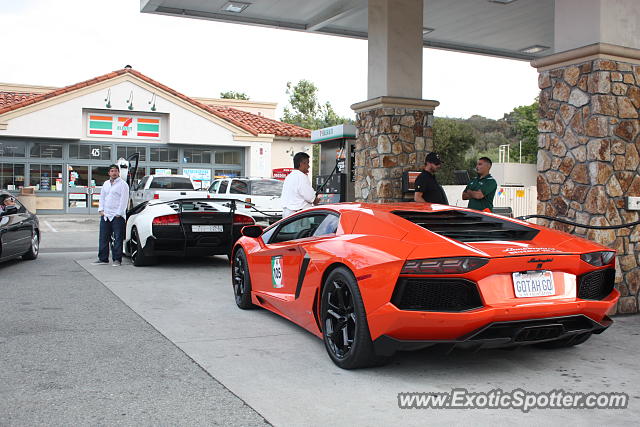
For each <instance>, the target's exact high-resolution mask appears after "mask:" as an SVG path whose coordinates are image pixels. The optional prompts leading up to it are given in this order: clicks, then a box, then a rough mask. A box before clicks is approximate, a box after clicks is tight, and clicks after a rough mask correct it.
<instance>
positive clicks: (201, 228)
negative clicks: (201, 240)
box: [191, 225, 224, 233]
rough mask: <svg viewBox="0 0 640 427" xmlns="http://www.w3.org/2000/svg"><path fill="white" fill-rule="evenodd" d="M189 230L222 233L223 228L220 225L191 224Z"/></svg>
mask: <svg viewBox="0 0 640 427" xmlns="http://www.w3.org/2000/svg"><path fill="white" fill-rule="evenodd" d="M191 231H193V232H194V233H222V232H223V231H224V229H223V228H222V226H221V225H192V226H191Z"/></svg>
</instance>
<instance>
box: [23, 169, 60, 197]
mask: <svg viewBox="0 0 640 427" xmlns="http://www.w3.org/2000/svg"><path fill="white" fill-rule="evenodd" d="M29 185H30V186H33V187H36V190H38V191H62V190H63V188H62V165H34V164H32V165H31V166H29Z"/></svg>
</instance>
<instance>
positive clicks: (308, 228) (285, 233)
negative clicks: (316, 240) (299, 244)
mask: <svg viewBox="0 0 640 427" xmlns="http://www.w3.org/2000/svg"><path fill="white" fill-rule="evenodd" d="M326 216H327V214H326V213H323V214H317V215H309V216H303V217H300V218H296V219H294V220H293V221H291V222H289V223H287V224H285V225H283V226H282V227H280V229H279V230H278V231H277V232H276V234H275V235H274V236H273V237H272V238H271V239H270V241H269V243H280V242H288V241H289V240H297V239H304V238H305V237H311V236H313V233H314V232H315V231H316V229H317V228H318V227H319V226H320V224H321V223H322V221H324V219H325V218H326Z"/></svg>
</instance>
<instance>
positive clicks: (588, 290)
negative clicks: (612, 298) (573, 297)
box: [578, 268, 616, 300]
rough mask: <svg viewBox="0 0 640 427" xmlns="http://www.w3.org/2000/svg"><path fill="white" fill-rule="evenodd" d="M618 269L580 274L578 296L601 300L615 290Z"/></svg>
mask: <svg viewBox="0 0 640 427" xmlns="http://www.w3.org/2000/svg"><path fill="white" fill-rule="evenodd" d="M615 280H616V271H615V270H614V269H613V268H606V269H604V270H597V271H592V272H591V273H587V274H583V275H582V276H580V281H579V284H580V285H579V288H578V298H582V299H593V300H601V299H603V298H604V297H606V296H607V295H609V294H610V293H611V291H613V286H614V284H615Z"/></svg>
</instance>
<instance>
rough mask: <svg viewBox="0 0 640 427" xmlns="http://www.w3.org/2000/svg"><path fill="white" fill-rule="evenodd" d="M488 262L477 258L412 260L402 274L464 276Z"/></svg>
mask: <svg viewBox="0 0 640 427" xmlns="http://www.w3.org/2000/svg"><path fill="white" fill-rule="evenodd" d="M488 262H489V260H488V259H487V258H476V257H460V258H429V259H412V260H408V261H406V262H405V263H404V266H403V267H402V271H401V274H463V273H468V272H469V271H473V270H475V269H478V268H480V267H482V266H483V265H485V264H486V263H488Z"/></svg>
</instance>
